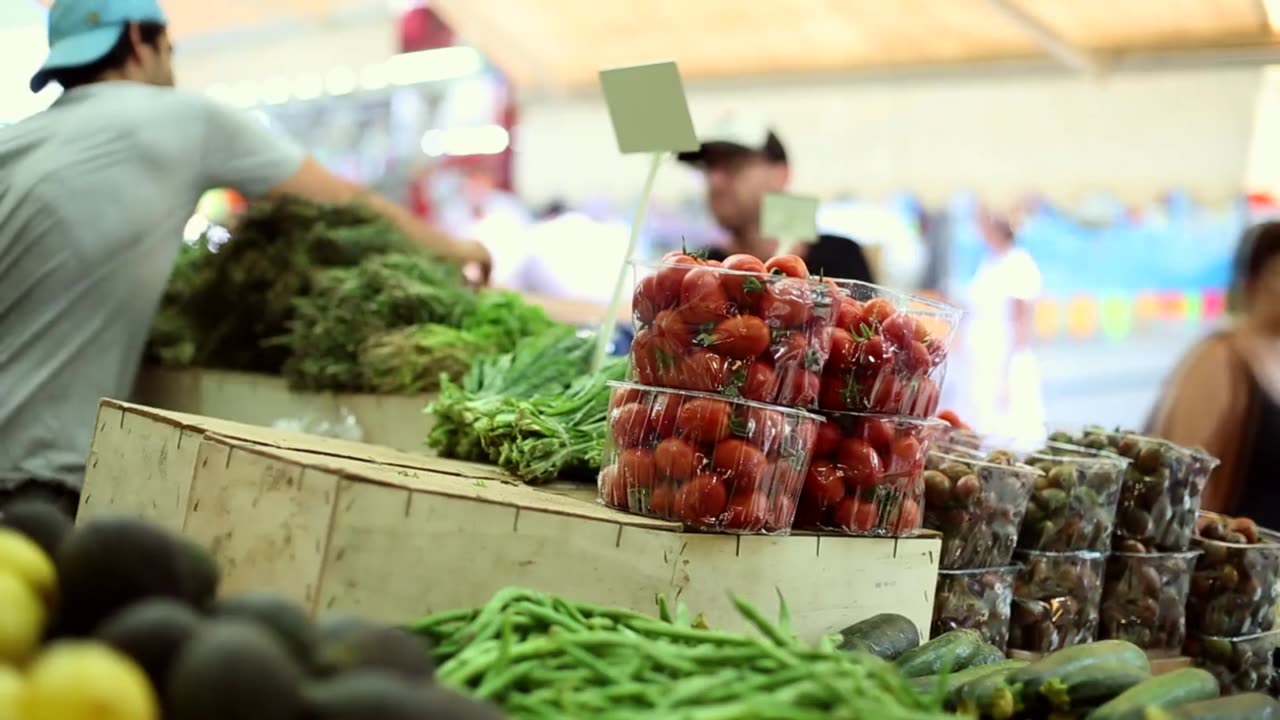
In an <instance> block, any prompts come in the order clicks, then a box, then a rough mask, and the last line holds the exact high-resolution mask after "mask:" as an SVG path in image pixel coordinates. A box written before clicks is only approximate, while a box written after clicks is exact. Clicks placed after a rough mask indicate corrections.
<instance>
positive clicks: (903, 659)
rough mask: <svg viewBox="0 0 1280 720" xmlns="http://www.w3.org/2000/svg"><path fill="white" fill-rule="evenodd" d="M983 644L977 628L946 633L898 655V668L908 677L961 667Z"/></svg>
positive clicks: (961, 668) (964, 665) (967, 662)
mask: <svg viewBox="0 0 1280 720" xmlns="http://www.w3.org/2000/svg"><path fill="white" fill-rule="evenodd" d="M983 645H986V642H985V641H983V639H982V636H981V635H979V634H978V632H977V631H976V630H952V631H951V632H945V633H943V634H941V635H939V636H938V637H936V638H934V639H932V640H930V641H929V642H927V643H925V644H923V645H921V646H920V647H917V648H913V649H911V650H908V651H907V652H905V653H903V654H902V655H900V656H899V657H898V659H897V661H896V663H897V665H898V671H899V672H901V673H902V674H903V675H905V676H907V677H921V676H924V675H937V674H938V673H940V672H942V671H943V670H944V669H945V670H963V669H965V668H966V667H968V666H969V662H970V661H971V660H972V659H973V657H974V655H976V654H977V653H978V651H979V650H981V649H982V646H983Z"/></svg>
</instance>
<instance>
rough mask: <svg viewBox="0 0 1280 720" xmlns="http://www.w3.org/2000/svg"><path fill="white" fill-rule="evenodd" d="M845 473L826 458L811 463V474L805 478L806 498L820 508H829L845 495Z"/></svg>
mask: <svg viewBox="0 0 1280 720" xmlns="http://www.w3.org/2000/svg"><path fill="white" fill-rule="evenodd" d="M844 493H845V488H844V474H843V473H842V472H840V468H838V467H836V466H835V465H832V464H831V463H830V462H828V461H826V460H814V461H813V462H811V463H809V474H808V475H806V476H805V478H804V498H805V500H806V501H809V502H813V503H815V504H816V505H817V506H818V507H819V508H827V507H831V506H832V505H835V504H836V503H838V502H840V500H841V498H843V497H844Z"/></svg>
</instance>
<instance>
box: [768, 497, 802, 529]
mask: <svg viewBox="0 0 1280 720" xmlns="http://www.w3.org/2000/svg"><path fill="white" fill-rule="evenodd" d="M795 517H796V501H795V500H793V499H792V498H791V496H790V495H777V496H775V497H774V498H773V504H772V505H770V506H769V510H768V513H767V515H766V517H765V520H764V529H765V530H768V531H769V532H781V531H783V530H790V529H791V525H792V523H793V522H795Z"/></svg>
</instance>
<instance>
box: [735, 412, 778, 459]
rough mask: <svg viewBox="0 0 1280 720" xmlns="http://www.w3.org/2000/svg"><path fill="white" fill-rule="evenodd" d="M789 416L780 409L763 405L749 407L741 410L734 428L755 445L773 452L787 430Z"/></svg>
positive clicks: (767, 451)
mask: <svg viewBox="0 0 1280 720" xmlns="http://www.w3.org/2000/svg"><path fill="white" fill-rule="evenodd" d="M786 425H787V418H786V416H784V415H783V414H782V413H781V412H780V411H778V410H769V409H767V408H761V407H748V408H746V410H745V411H744V412H741V413H740V415H739V418H738V421H737V422H735V423H734V428H735V430H736V431H738V432H737V434H738V435H741V436H742V437H745V438H747V439H748V440H750V441H751V442H752V443H755V446H756V447H758V448H760V449H761V450H764V451H765V453H770V452H772V451H773V450H774V449H775V448H777V447H778V443H779V442H780V441H781V440H782V433H784V432H785V431H786Z"/></svg>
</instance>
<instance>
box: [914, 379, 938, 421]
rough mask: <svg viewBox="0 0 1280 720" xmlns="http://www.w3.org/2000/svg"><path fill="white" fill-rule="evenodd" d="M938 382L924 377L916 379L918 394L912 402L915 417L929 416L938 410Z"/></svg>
mask: <svg viewBox="0 0 1280 720" xmlns="http://www.w3.org/2000/svg"><path fill="white" fill-rule="evenodd" d="M938 395H939V390H938V383H936V382H934V381H933V380H931V379H929V378H927V377H922V378H918V379H917V380H916V396H915V398H913V400H912V402H911V414H912V415H913V416H915V417H929V416H930V415H932V414H934V413H935V412H937V410H938V399H939V398H938Z"/></svg>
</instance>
